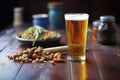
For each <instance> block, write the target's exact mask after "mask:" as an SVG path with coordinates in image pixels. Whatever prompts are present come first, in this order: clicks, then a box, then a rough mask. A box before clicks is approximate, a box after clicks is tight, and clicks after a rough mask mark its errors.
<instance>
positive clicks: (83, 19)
mask: <svg viewBox="0 0 120 80" xmlns="http://www.w3.org/2000/svg"><path fill="white" fill-rule="evenodd" d="M64 17H65V23H66V35H67V44H68V56H67V59H68V60H80V61H85V60H86V55H85V54H86V38H87V29H88V18H89V15H88V14H87V13H66V14H65V15H64Z"/></svg>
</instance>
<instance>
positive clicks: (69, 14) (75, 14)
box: [64, 13, 89, 20]
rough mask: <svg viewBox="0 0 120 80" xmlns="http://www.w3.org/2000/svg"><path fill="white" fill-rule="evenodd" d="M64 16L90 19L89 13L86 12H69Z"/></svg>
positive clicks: (74, 18)
mask: <svg viewBox="0 0 120 80" xmlns="http://www.w3.org/2000/svg"><path fill="white" fill-rule="evenodd" d="M64 17H65V20H88V18H89V15H88V14H86V13H67V14H65V15H64Z"/></svg>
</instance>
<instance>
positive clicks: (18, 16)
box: [13, 7, 24, 28]
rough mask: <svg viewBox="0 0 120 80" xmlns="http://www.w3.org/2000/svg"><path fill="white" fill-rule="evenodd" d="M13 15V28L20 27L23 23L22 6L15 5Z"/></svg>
mask: <svg viewBox="0 0 120 80" xmlns="http://www.w3.org/2000/svg"><path fill="white" fill-rule="evenodd" d="M13 12H14V14H13V15H14V16H13V26H14V27H15V28H18V27H21V26H22V25H23V22H24V21H23V8H22V7H15V8H14V9H13Z"/></svg>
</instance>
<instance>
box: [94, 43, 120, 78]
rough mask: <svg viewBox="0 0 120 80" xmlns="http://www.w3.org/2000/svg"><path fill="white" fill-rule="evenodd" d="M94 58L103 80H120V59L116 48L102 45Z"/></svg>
mask: <svg viewBox="0 0 120 80" xmlns="http://www.w3.org/2000/svg"><path fill="white" fill-rule="evenodd" d="M94 57H95V59H96V62H97V64H98V67H99V72H100V73H101V76H102V79H103V80H120V76H119V75H120V57H119V56H118V55H117V53H116V48H115V46H114V47H111V46H103V45H100V46H99V48H96V49H95V52H94Z"/></svg>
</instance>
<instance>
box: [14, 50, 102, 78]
mask: <svg viewBox="0 0 120 80" xmlns="http://www.w3.org/2000/svg"><path fill="white" fill-rule="evenodd" d="M93 70H94V71H93ZM84 79H87V80H100V76H99V73H98V69H97V66H96V63H95V61H94V58H93V57H92V53H91V52H90V51H89V52H87V61H86V62H85V63H81V62H69V61H66V63H55V65H52V64H50V63H45V64H41V63H28V64H24V65H23V67H22V68H21V70H20V72H19V74H18V75H17V77H16V79H15V80H84Z"/></svg>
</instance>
